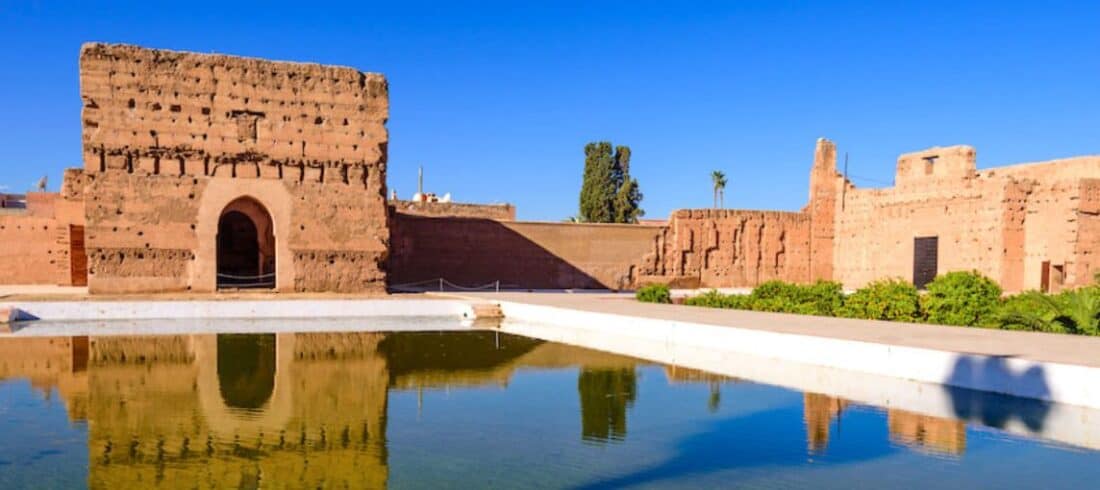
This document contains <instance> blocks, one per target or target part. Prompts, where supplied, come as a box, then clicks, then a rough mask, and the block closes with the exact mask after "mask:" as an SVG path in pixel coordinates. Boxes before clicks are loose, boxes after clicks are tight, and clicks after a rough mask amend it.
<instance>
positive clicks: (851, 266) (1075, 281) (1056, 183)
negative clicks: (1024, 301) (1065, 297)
mask: <svg viewBox="0 0 1100 490" xmlns="http://www.w3.org/2000/svg"><path fill="white" fill-rule="evenodd" d="M976 162H977V152H976V151H975V150H974V149H973V148H971V147H968V146H953V147H946V148H931V149H928V150H922V151H919V152H914V153H909V154H905V155H901V156H900V157H899V158H898V163H897V173H896V176H895V182H896V183H897V185H895V186H893V187H887V188H880V189H857V188H855V187H854V186H852V185H851V184H850V183H846V184H845V187H844V189H843V191H842V193H841V196H840V199H839V206H838V207H837V208H836V209H837V212H836V216H837V217H836V220H835V222H836V235H835V248H834V271H835V272H834V277H835V278H836V280H839V281H841V282H843V283H844V285H845V286H847V287H852V288H854V287H860V286H863V285H865V284H867V283H868V282H870V281H873V280H876V279H881V278H886V277H898V278H901V279H904V280H911V279H912V274H913V241H914V239H915V238H917V237H924V236H936V237H938V238H939V246H938V252H939V253H938V260H937V262H938V264H937V265H938V271H939V273H940V274H942V273H945V272H949V271H959V270H976V271H978V272H980V273H982V274H984V275H986V276H988V277H990V278H992V279H994V280H996V281H998V282H999V283H1000V284H1001V286H1002V287H1003V288H1004V289H1005V290H1006V291H1010V292H1015V291H1023V290H1028V289H1039V288H1040V287H1041V286H1042V277H1043V275H1044V271H1043V269H1044V267H1046V268H1047V269H1048V271H1049V273H1050V275H1051V277H1052V280H1051V283H1050V288H1051V289H1052V290H1057V289H1059V288H1061V287H1063V286H1080V285H1085V284H1089V283H1091V282H1092V280H1093V278H1092V272H1093V271H1094V270H1097V267H1098V266H1100V264H1098V263H1097V262H1096V260H1097V259H1096V258H1095V253H1094V250H1095V247H1096V246H1098V244H1100V237H1098V236H1097V234H1098V233H1100V231H1097V228H1100V224H1097V223H1096V221H1097V220H1096V219H1095V216H1096V215H1097V209H1100V205H1098V204H1095V203H1096V202H1100V199H1096V198H1095V197H1094V194H1097V195H1100V192H1098V191H1096V188H1095V184H1094V183H1093V182H1095V180H1094V179H1095V178H1097V177H1100V158H1097V157H1078V158H1069V159H1062V160H1054V161H1049V162H1038V163H1027V164H1019V165H1011V166H1006V167H998V168H991V169H987V170H981V171H979V170H977V169H976V167H977V163H976ZM837 179H838V180H840V179H842V178H841V177H837ZM1044 264H1048V265H1046V266H1044ZM1057 270H1060V271H1062V272H1057Z"/></svg>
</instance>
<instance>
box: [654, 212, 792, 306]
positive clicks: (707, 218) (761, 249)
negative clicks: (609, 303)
mask: <svg viewBox="0 0 1100 490" xmlns="http://www.w3.org/2000/svg"><path fill="white" fill-rule="evenodd" d="M663 238H664V239H663V248H662V261H661V267H660V269H659V270H658V271H657V274H658V275H661V276H664V277H666V278H672V280H673V282H676V283H678V284H681V285H683V286H689V287H690V286H698V287H741V286H755V285H757V284H759V283H761V282H764V281H768V280H773V279H780V280H784V281H792V282H807V281H809V280H810V278H811V270H810V216H809V215H808V214H806V213H790V212H781V211H743V210H726V209H683V210H679V211H676V212H674V213H673V214H672V219H671V220H670V221H669V226H668V228H667V229H666V231H665V233H664V237H663ZM693 279H694V280H693ZM693 283H695V284H693Z"/></svg>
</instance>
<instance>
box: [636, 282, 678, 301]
mask: <svg viewBox="0 0 1100 490" xmlns="http://www.w3.org/2000/svg"><path fill="white" fill-rule="evenodd" d="M634 298H636V299H637V300H638V301H641V302H643V303H672V293H671V292H670V291H669V289H668V286H665V285H664V284H651V285H649V286H645V287H642V288H641V289H639V290H638V291H636V292H635V293H634Z"/></svg>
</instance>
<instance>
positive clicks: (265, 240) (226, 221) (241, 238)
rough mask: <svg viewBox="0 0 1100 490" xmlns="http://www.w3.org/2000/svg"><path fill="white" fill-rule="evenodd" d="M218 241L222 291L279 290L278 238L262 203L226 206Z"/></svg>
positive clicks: (240, 202) (244, 200) (243, 201)
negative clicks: (277, 267)
mask: <svg viewBox="0 0 1100 490" xmlns="http://www.w3.org/2000/svg"><path fill="white" fill-rule="evenodd" d="M217 241H218V243H217V248H218V251H217V254H218V255H217V260H218V266H217V267H218V282H217V285H218V288H219V289H225V288H274V287H275V237H274V233H273V229H272V223H271V216H270V215H269V214H268V213H267V210H266V209H264V207H263V206H262V205H260V203H258V202H256V201H254V200H252V199H248V198H241V199H237V200H236V201H233V202H232V203H230V204H229V205H228V206H226V208H225V210H224V211H222V215H221V218H220V219H219V220H218V238H217Z"/></svg>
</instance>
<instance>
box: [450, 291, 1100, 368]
mask: <svg viewBox="0 0 1100 490" xmlns="http://www.w3.org/2000/svg"><path fill="white" fill-rule="evenodd" d="M462 296H463V297H467V298H471V299H473V298H477V299H482V300H493V301H509V302H516V303H526V304H532V305H540V306H551V307H560V308H569V309H573V310H579V311H588V312H594V313H608V314H615V315H626V316H636V317H641V318H651V319H663V320H671V321H682V322H693V323H701V324H707V325H716V326H728V327H736V328H744V329H752V330H762V331H769V332H776V333H788V334H796V335H809V336H818V337H827V338H835V339H842V340H854V341H861V342H871V343H877V344H888V345H897V346H904V347H915V348H923V349H933V350H941V351H947V352H954V353H959V354H976V355H985V356H995V357H1006V358H1022V359H1027V360H1031V361H1037V362H1054V363H1062V364H1073V365H1080V366H1089V367H1100V337H1085V336H1078V335H1065V334H1049V333H1039V332H1017V331H1007V330H993V329H985V328H973V327H950V326H940V325H925V324H912V323H900V322H886V321H876V320H855V319H849V318H832V317H816V316H809V315H789V314H782V313H764V312H755V311H742V310H728V309H718V308H703V307H696V306H683V305H664V304H652V303H639V302H637V301H635V300H634V297H633V295H628V294H612V293H603V294H601V293H578V294H569V293H520V292H502V293H467V294H463V295H462Z"/></svg>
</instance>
